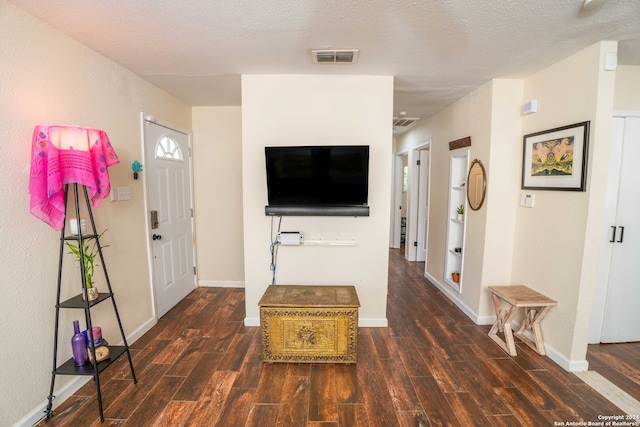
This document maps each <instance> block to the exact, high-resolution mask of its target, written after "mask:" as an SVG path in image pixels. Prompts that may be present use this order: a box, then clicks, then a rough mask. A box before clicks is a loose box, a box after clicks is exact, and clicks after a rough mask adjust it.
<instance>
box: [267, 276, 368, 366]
mask: <svg viewBox="0 0 640 427" xmlns="http://www.w3.org/2000/svg"><path fill="white" fill-rule="evenodd" d="M258 305H259V306H260V330H261V333H262V360H263V361H265V362H299V363H355V362H356V359H357V345H358V307H360V302H359V300H358V295H357V294H356V290H355V287H354V286H300V285H272V286H269V287H268V288H267V291H266V292H265V293H264V295H263V296H262V298H261V299H260V302H258Z"/></svg>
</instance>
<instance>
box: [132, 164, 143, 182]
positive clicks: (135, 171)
mask: <svg viewBox="0 0 640 427" xmlns="http://www.w3.org/2000/svg"><path fill="white" fill-rule="evenodd" d="M131 170H132V171H133V179H138V172H142V165H141V164H140V162H139V161H137V160H134V161H133V163H131Z"/></svg>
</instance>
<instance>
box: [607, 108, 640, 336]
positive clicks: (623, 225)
mask: <svg viewBox="0 0 640 427" xmlns="http://www.w3.org/2000/svg"><path fill="white" fill-rule="evenodd" d="M615 120H616V121H618V125H620V122H619V120H624V122H623V124H622V132H619V134H620V138H622V150H621V156H620V179H619V182H618V192H617V196H618V197H617V204H616V213H615V222H614V223H613V224H611V225H610V229H609V230H610V231H609V232H610V242H609V244H610V245H611V262H610V269H609V284H608V287H607V298H606V304H605V313H604V323H603V327H602V338H601V341H602V342H605V343H611V342H629V341H640V327H638V325H640V310H639V309H638V307H640V262H639V260H640V215H638V212H640V172H639V171H638V169H639V168H638V159H640V117H627V118H624V119H618V118H617V119H615Z"/></svg>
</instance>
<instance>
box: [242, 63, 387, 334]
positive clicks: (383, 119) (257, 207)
mask: <svg viewBox="0 0 640 427" xmlns="http://www.w3.org/2000/svg"><path fill="white" fill-rule="evenodd" d="M392 103H393V78H392V77H388V76H383V77H379V76H376V77H373V76H334V75H326V76H319V75H306V76H300V75H261V76H258V75H245V76H243V77H242V159H243V160H242V169H243V170H242V173H243V209H244V248H245V251H244V253H245V263H244V265H245V288H246V315H247V320H246V322H247V324H257V322H258V306H257V303H258V300H259V299H260V297H261V296H262V294H263V293H264V291H265V289H266V288H267V286H268V285H269V284H270V283H271V271H270V270H269V264H270V254H269V244H270V241H271V238H270V234H269V233H270V224H271V221H272V219H271V218H270V217H267V216H265V212H264V207H265V205H266V204H267V186H266V176H265V160H264V147H265V146H271V145H369V146H370V147H371V148H370V165H369V206H370V208H371V216H369V217H359V218H353V217H289V216H287V217H283V220H282V230H283V231H302V232H304V237H305V239H309V240H320V239H322V240H341V241H344V240H350V241H354V242H355V245H354V246H302V247H281V248H280V249H279V253H278V264H277V267H278V268H277V283H278V284H353V285H355V286H356V290H357V292H358V296H359V298H360V303H361V309H360V321H361V324H362V323H363V322H368V323H370V324H386V290H387V274H388V257H389V253H388V245H389V215H390V214H389V212H390V197H389V195H390V191H391V186H390V183H391V161H390V159H391V154H392V129H391V126H390V124H389V117H391V116H392Z"/></svg>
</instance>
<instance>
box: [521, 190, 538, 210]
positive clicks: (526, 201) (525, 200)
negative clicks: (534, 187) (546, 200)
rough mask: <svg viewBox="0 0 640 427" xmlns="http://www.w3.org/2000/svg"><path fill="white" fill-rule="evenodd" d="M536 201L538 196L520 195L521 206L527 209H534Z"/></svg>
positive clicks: (532, 194)
mask: <svg viewBox="0 0 640 427" xmlns="http://www.w3.org/2000/svg"><path fill="white" fill-rule="evenodd" d="M535 200H536V195H535V194H534V193H522V194H521V195H520V205H521V206H524V207H525V208H532V207H533V205H534V202H535Z"/></svg>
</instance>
